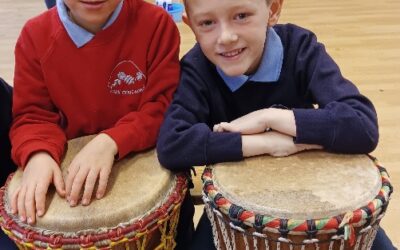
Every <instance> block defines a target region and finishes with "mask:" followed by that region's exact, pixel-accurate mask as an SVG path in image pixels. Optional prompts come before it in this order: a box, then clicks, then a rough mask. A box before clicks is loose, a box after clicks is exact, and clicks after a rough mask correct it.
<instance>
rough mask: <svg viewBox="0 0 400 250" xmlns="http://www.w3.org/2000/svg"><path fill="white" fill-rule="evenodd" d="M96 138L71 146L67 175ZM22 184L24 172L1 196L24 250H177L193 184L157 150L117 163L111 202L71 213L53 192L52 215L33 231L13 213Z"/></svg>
mask: <svg viewBox="0 0 400 250" xmlns="http://www.w3.org/2000/svg"><path fill="white" fill-rule="evenodd" d="M91 138H93V137H82V138H77V139H74V140H71V141H69V142H68V150H67V153H66V156H65V158H64V161H63V163H62V170H63V173H64V174H65V173H66V170H67V167H68V166H69V163H70V162H71V161H72V159H73V157H74V156H75V155H76V154H77V153H78V152H79V150H80V149H81V148H82V147H83V146H84V145H85V144H86V143H87V142H89V140H90V139H91ZM21 179H22V171H20V170H18V171H17V172H16V173H15V175H14V176H10V177H9V179H8V181H7V184H6V185H5V186H4V187H3V188H2V189H1V191H0V212H1V221H0V222H1V226H2V228H3V230H4V231H5V232H6V233H7V234H8V235H9V237H11V238H12V239H13V240H14V241H15V242H16V243H17V245H18V246H19V247H20V248H22V249H98V248H99V249H173V248H174V247H175V245H176V243H175V240H174V237H175V235H176V226H177V223H178V218H179V211H180V204H181V202H182V200H183V198H184V196H185V193H186V186H187V181H186V178H185V177H184V176H180V175H173V174H171V173H170V172H169V171H167V170H164V169H163V168H161V166H160V165H159V163H158V160H157V156H156V153H155V151H154V150H152V151H148V152H146V153H142V154H136V155H132V156H130V157H127V158H125V159H123V160H121V161H118V162H116V163H115V165H114V166H113V168H112V171H111V174H110V177H109V181H108V186H107V192H106V195H105V197H104V198H102V199H100V200H96V199H94V200H93V201H92V203H91V204H90V205H89V206H81V205H78V206H76V207H73V208H71V207H70V206H69V204H68V203H67V201H66V200H65V199H63V198H61V197H59V196H58V195H57V194H56V193H55V190H54V189H50V190H49V192H48V194H47V199H46V203H47V204H46V209H47V210H46V214H45V215H44V216H43V217H38V218H37V222H36V224H35V225H33V226H30V225H28V224H26V223H22V222H21V221H20V220H19V219H18V216H14V215H12V214H11V213H10V211H11V209H10V205H9V199H10V197H11V195H12V193H13V191H14V190H15V189H16V188H17V186H18V184H19V183H20V181H21Z"/></svg>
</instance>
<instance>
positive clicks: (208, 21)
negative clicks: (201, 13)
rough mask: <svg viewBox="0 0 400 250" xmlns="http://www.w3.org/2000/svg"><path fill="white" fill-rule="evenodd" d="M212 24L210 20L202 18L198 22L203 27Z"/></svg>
mask: <svg viewBox="0 0 400 250" xmlns="http://www.w3.org/2000/svg"><path fill="white" fill-rule="evenodd" d="M212 24H214V22H213V21H211V20H204V21H200V22H199V26H201V27H204V28H206V27H209V26H211V25H212Z"/></svg>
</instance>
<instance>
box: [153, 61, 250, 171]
mask: <svg viewBox="0 0 400 250" xmlns="http://www.w3.org/2000/svg"><path fill="white" fill-rule="evenodd" d="M209 100H211V97H210V95H209V91H208V89H207V85H206V84H205V82H204V79H202V77H201V75H200V74H198V68H197V67H196V66H195V65H193V64H191V63H190V60H188V62H187V63H184V62H183V63H182V76H181V81H180V85H179V88H178V91H177V92H176V94H175V96H174V100H173V102H172V104H171V106H170V108H169V110H168V112H167V115H166V119H165V121H164V123H163V125H162V127H161V130H160V135H159V138H158V141H157V154H158V158H159V161H160V163H161V164H162V165H163V166H164V167H166V168H168V169H171V170H182V169H185V168H190V167H192V166H202V165H207V164H213V163H218V162H223V161H237V160H241V159H243V155H242V141H241V136H240V134H239V133H216V132H212V130H211V127H212V125H213V124H209V120H210V103H209Z"/></svg>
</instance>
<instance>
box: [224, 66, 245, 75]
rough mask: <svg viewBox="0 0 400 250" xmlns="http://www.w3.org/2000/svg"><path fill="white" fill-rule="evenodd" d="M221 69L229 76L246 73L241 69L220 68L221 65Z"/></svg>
mask: <svg viewBox="0 0 400 250" xmlns="http://www.w3.org/2000/svg"><path fill="white" fill-rule="evenodd" d="M221 69H222V71H223V72H224V73H225V74H226V75H227V76H231V77H234V76H241V75H244V74H245V73H246V71H245V70H243V69H226V68H222V67H221Z"/></svg>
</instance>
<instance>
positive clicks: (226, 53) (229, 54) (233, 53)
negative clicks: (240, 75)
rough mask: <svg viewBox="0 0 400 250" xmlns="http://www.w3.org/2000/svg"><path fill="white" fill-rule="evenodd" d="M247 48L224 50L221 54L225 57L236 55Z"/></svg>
mask: <svg viewBox="0 0 400 250" xmlns="http://www.w3.org/2000/svg"><path fill="white" fill-rule="evenodd" d="M244 50H245V48H241V49H235V50H232V51H229V52H223V53H219V55H221V56H224V57H235V56H237V55H239V54H240V53H242V52H243V51H244Z"/></svg>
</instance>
